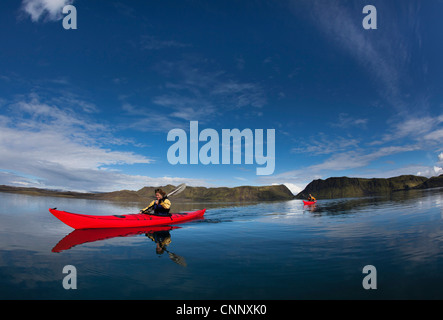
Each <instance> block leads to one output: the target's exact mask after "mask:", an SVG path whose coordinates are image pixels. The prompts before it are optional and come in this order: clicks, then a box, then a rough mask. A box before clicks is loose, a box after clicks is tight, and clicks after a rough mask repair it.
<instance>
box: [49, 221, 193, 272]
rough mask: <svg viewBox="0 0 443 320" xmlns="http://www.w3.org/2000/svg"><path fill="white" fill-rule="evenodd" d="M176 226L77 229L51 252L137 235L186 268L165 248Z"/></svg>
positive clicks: (170, 240) (182, 262) (159, 253)
mask: <svg viewBox="0 0 443 320" xmlns="http://www.w3.org/2000/svg"><path fill="white" fill-rule="evenodd" d="M180 228H181V227H177V226H153V227H140V228H106V229H78V230H74V231H72V232H71V233H70V234H68V235H67V236H65V237H64V238H63V239H61V240H60V241H59V242H58V243H57V244H56V245H55V247H54V248H52V252H62V251H66V250H69V249H71V248H73V247H75V246H78V245H82V244H85V243H91V242H96V241H103V240H108V239H112V238H117V237H133V236H138V235H143V234H144V235H145V236H146V237H147V238H149V239H150V240H152V241H153V242H155V244H156V247H155V252H156V253H157V254H158V255H162V254H163V253H165V252H166V253H167V254H168V256H169V258H171V260H172V261H174V262H175V263H177V264H179V265H181V266H183V267H186V265H187V264H186V260H185V259H184V258H183V257H181V256H179V255H177V254H175V253H173V252H170V251H169V250H168V249H167V247H168V246H169V245H170V244H171V242H172V239H171V233H170V232H171V230H174V229H180Z"/></svg>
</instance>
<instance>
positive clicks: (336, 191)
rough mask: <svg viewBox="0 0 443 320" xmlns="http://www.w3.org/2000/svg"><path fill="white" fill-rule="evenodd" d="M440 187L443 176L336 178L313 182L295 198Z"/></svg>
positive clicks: (318, 197)
mask: <svg viewBox="0 0 443 320" xmlns="http://www.w3.org/2000/svg"><path fill="white" fill-rule="evenodd" d="M439 187H443V174H442V175H440V176H438V177H432V178H426V177H422V176H414V175H402V176H398V177H393V178H386V179H385V178H373V179H365V178H348V177H336V178H328V179H326V180H321V179H318V180H314V181H312V182H311V183H309V184H308V185H307V186H306V188H305V189H304V190H303V191H302V192H300V193H299V194H297V195H296V196H295V198H297V199H305V198H306V197H307V196H308V195H309V194H312V195H313V196H314V197H316V198H317V199H336V198H354V197H365V196H371V195H380V194H390V193H392V192H396V191H406V190H413V189H429V188H439Z"/></svg>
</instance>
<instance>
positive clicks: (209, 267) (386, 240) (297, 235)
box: [0, 190, 443, 300]
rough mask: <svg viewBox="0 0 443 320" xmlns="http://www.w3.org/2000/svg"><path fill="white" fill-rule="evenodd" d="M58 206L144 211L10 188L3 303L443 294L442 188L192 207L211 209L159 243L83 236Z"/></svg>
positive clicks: (1, 269) (0, 221) (3, 231)
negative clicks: (67, 280)
mask: <svg viewBox="0 0 443 320" xmlns="http://www.w3.org/2000/svg"><path fill="white" fill-rule="evenodd" d="M50 207H57V208H59V209H62V210H66V211H71V212H79V213H94V214H110V213H111V214H125V213H126V214H127V213H131V212H136V211H138V209H139V208H140V207H139V206H137V205H126V206H124V205H118V204H113V203H110V202H102V201H91V200H78V199H63V198H50V197H33V196H24V195H17V194H8V193H0V299H3V300H4V299H149V300H152V299H215V300H218V299H223V300H224V299H253V300H255V299H271V300H272V299H279V300H288V299H442V298H443V290H442V288H443V271H442V270H443V220H442V219H443V191H442V190H432V191H420V192H408V193H397V194H395V196H393V197H392V198H389V199H385V198H364V199H338V200H324V201H320V202H319V203H318V204H317V206H316V207H315V208H309V207H304V206H303V203H302V202H301V201H300V200H293V201H286V202H275V203H265V204H263V203H262V204H251V205H235V204H231V205H229V206H224V207H218V208H217V207H214V205H208V204H206V205H204V204H189V205H187V207H188V208H186V210H191V209H198V208H202V207H207V208H208V211H207V213H206V218H205V219H204V220H198V221H193V222H189V223H186V224H182V225H180V227H181V228H177V229H173V230H170V231H162V232H160V233H156V234H148V236H147V235H146V234H144V233H140V232H142V231H143V230H141V231H139V233H140V234H132V235H131V234H128V233H127V232H126V233H125V232H122V234H120V236H116V234H114V235H109V234H108V235H106V236H103V235H100V234H97V233H96V234H94V233H93V232H92V233H88V234H86V235H85V234H79V233H78V232H73V230H72V229H71V228H70V227H68V226H66V225H64V224H63V223H61V222H60V221H58V220H57V219H56V218H54V217H53V216H52V215H51V214H50V213H49V212H48V208H50ZM134 233H137V232H134ZM168 233H169V236H170V239H171V243H170V244H169V245H168V247H167V250H168V251H169V253H168V252H164V253H163V254H159V253H156V243H155V241H154V240H155V239H158V238H162V237H163V238H165V237H167V236H168ZM125 234H126V235H127V236H123V235H125ZM117 235H118V234H117ZM100 238H102V240H99V239H100ZM103 238H106V239H103ZM79 239H80V240H81V241H80V240H79ZM85 239H86V240H87V241H88V242H85V243H81V242H82V241H85ZM53 251H59V252H53ZM66 265H72V266H74V267H75V268H76V270H77V289H76V290H65V289H64V288H63V278H64V277H65V276H66V274H63V273H62V271H63V267H64V266H66ZM365 265H373V266H374V267H375V268H376V270H377V279H376V280H377V289H376V290H365V289H364V288H363V286H362V281H363V278H364V277H365V276H366V274H363V273H362V269H363V267H364V266H365Z"/></svg>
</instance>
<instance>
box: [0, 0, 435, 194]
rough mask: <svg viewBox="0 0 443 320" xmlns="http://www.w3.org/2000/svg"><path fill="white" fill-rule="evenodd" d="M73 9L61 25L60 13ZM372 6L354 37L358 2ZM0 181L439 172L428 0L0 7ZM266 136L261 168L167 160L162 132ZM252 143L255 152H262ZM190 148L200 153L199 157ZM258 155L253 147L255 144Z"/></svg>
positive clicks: (159, 181) (102, 182) (126, 183)
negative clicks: (370, 17) (71, 21)
mask: <svg viewBox="0 0 443 320" xmlns="http://www.w3.org/2000/svg"><path fill="white" fill-rule="evenodd" d="M68 4H71V5H74V6H75V8H76V9H77V27H78V28H77V29H76V30H65V29H64V28H63V26H62V20H63V18H64V17H65V15H64V14H63V13H62V8H63V7H64V6H65V5H68ZM367 4H372V5H374V6H375V7H376V9H377V29H376V30H366V29H364V28H363V26H362V21H363V19H364V18H365V16H366V15H365V14H363V12H362V10H363V7H364V6H365V5H367ZM1 9H2V10H1V11H0V15H1V17H0V39H1V43H2V46H1V50H0V154H1V157H0V184H7V185H17V186H33V187H41V188H56V189H67V190H77V191H112V190H119V189H131V190H137V189H139V188H141V187H143V186H146V185H151V186H152V185H165V184H167V183H172V184H178V183H183V182H185V183H187V184H188V185H195V186H207V187H212V186H238V185H270V184H280V183H285V184H286V185H288V186H289V187H290V188H291V190H293V192H294V193H296V192H297V191H299V190H301V189H302V188H304V186H306V184H308V183H309V182H310V181H312V180H313V179H320V178H321V179H325V178H328V177H332V176H350V177H368V178H371V177H391V176H396V175H401V174H417V175H423V176H428V177H429V176H434V175H438V174H441V173H443V169H442V167H443V146H442V141H443V59H442V58H441V57H443V33H442V32H441V30H442V28H443V22H441V14H442V13H443V2H442V1H439V0H427V1H418V0H415V1H414V0H389V1H388V0H383V1H381V0H378V1H371V2H370V3H369V2H367V1H358V0H355V1H344V0H343V1H339V0H337V1H333V0H309V1H308V0H300V1H297V0H293V1H259V0H256V1H249V0H245V1H229V0H228V1H199V0H193V1H186V0H181V1H135V0H134V1H110V0H106V1H104V0H103V1H100V0H94V1H86V0H70V1H68V0H22V1H17V0H3V1H2V3H1ZM190 121H198V123H199V129H200V130H203V129H206V128H208V129H214V130H216V131H217V132H219V133H220V135H221V132H222V129H234V128H238V129H240V130H243V129H246V128H248V129H251V130H252V131H254V130H255V129H263V130H264V131H265V132H266V130H269V129H274V130H275V170H274V172H273V174H272V175H262V176H259V175H257V174H256V168H257V167H259V165H258V164H257V163H254V164H245V163H244V162H242V163H241V164H236V165H233V164H229V165H228V164H219V165H215V164H209V165H203V164H192V165H191V164H187V165H180V164H177V165H171V164H170V163H169V162H168V159H167V152H168V149H169V148H170V147H171V145H172V144H173V142H168V141H167V134H168V132H169V131H170V130H172V129H184V130H185V131H186V132H189V128H190ZM265 142H266V141H265ZM203 144H204V143H202V142H200V145H199V146H200V147H201V146H202V145H203ZM265 149H266V143H265Z"/></svg>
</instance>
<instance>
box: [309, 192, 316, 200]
mask: <svg viewBox="0 0 443 320" xmlns="http://www.w3.org/2000/svg"><path fill="white" fill-rule="evenodd" d="M308 201H312V202H315V201H316V199H315V198H314V197H313V196H312V194H309V197H308Z"/></svg>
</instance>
